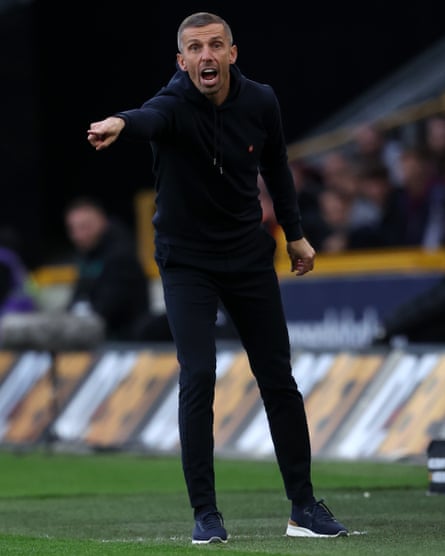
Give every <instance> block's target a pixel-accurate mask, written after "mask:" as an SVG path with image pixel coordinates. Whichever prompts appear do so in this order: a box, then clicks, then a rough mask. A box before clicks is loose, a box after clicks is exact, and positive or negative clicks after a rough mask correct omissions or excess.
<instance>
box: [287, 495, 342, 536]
mask: <svg viewBox="0 0 445 556" xmlns="http://www.w3.org/2000/svg"><path fill="white" fill-rule="evenodd" d="M348 534H349V532H348V530H347V529H346V527H345V526H344V525H342V524H341V523H340V522H338V521H337V520H336V519H335V517H334V515H333V514H332V512H331V510H330V509H329V508H328V507H327V506H326V504H324V502H323V500H319V501H318V502H314V503H313V504H311V505H309V506H306V507H305V508H302V509H299V508H298V507H297V506H295V505H294V506H292V515H291V518H290V519H289V522H288V524H287V529H286V535H287V536H288V537H346V536H348Z"/></svg>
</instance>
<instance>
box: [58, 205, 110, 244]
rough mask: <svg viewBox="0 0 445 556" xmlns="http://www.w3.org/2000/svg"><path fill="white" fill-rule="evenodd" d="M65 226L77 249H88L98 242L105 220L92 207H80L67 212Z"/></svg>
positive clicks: (104, 227)
mask: <svg viewBox="0 0 445 556" xmlns="http://www.w3.org/2000/svg"><path fill="white" fill-rule="evenodd" d="M66 228H67V232H68V236H69V238H70V239H71V241H72V242H73V244H74V245H75V247H76V248H77V249H78V250H79V251H89V250H90V249H93V248H94V247H95V246H96V245H97V244H98V243H99V241H100V239H101V237H102V235H103V234H104V232H105V230H106V228H107V220H106V218H105V216H104V215H103V214H102V213H101V212H100V211H98V210H96V209H94V208H93V207H91V208H90V207H80V208H76V209H73V210H71V211H70V212H69V213H68V214H67V216H66Z"/></svg>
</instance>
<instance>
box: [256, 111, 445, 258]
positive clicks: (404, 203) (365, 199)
mask: <svg viewBox="0 0 445 556" xmlns="http://www.w3.org/2000/svg"><path fill="white" fill-rule="evenodd" d="M290 168H291V171H292V173H293V177H294V183H295V188H296V190H297V193H298V199H299V204H300V209H301V213H302V219H303V228H304V230H305V234H306V236H307V238H308V239H309V241H310V242H311V243H312V245H313V246H314V248H315V249H316V250H317V252H318V253H339V252H342V251H346V250H352V249H373V248H376V249H378V248H385V247H396V248H397V247H421V248H425V249H437V248H439V247H441V246H444V244H445V225H444V221H445V218H444V216H445V115H437V116H432V117H430V118H428V119H426V120H425V121H424V122H422V126H421V131H420V132H419V133H418V137H417V138H416V140H414V141H411V142H410V143H409V144H406V143H405V142H404V141H403V140H401V139H398V138H395V137H393V136H391V135H390V134H389V133H385V131H383V130H382V129H381V128H379V127H378V126H377V125H372V124H363V125H360V126H357V128H356V129H355V130H353V132H352V133H351V140H350V141H349V143H348V144H347V145H345V146H342V147H338V148H336V149H333V150H330V151H328V152H326V153H325V154H324V155H323V156H321V157H320V158H319V159H318V160H317V161H316V162H309V161H307V160H296V161H290ZM259 187H260V191H261V199H262V203H263V215H264V225H265V226H266V227H267V228H268V229H269V230H270V231H271V232H272V233H274V231H275V227H276V221H275V216H274V212H273V208H272V203H271V199H270V197H269V195H268V193H267V190H266V189H265V187H264V183H263V182H262V180H261V177H259Z"/></svg>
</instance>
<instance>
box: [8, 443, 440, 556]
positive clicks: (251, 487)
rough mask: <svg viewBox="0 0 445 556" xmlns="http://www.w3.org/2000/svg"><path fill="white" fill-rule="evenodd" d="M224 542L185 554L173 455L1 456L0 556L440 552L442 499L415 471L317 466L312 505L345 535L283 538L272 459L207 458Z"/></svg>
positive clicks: (188, 514) (188, 526)
mask: <svg viewBox="0 0 445 556" xmlns="http://www.w3.org/2000/svg"><path fill="white" fill-rule="evenodd" d="M216 478H217V490H218V503H219V506H220V510H221V511H222V513H223V515H224V518H225V522H226V527H227V530H228V533H229V542H228V543H227V544H226V545H213V544H212V545H206V546H193V545H192V544H191V530H192V527H193V520H192V511H191V509H190V507H189V505H188V500H187V496H186V492H185V487H184V481H183V477H182V472H181V467H180V462H179V457H154V456H148V455H141V454H120V453H116V454H104V453H102V454H67V453H51V452H45V451H37V450H36V451H33V452H27V453H21V454H18V453H12V452H10V451H3V452H0V554H1V555H2V556H6V555H21V554H23V555H26V556H29V555H42V556H49V555H53V554H54V555H57V556H63V555H68V554H69V555H75V556H81V555H91V556H95V555H99V554H100V555H110V556H113V555H125V556H132V555H139V554H141V555H142V554H150V555H154V556H156V555H170V554H172V555H174V554H178V555H179V554H181V555H185V556H187V555H189V554H193V555H195V556H196V554H198V553H200V554H202V553H203V552H209V553H210V552H211V553H214V552H215V551H217V552H218V553H219V554H224V555H231V554H233V555H255V554H257V555H258V554H266V555H274V556H279V555H290V554H292V555H295V554H298V555H300V556H310V555H314V556H315V555H316V556H324V555H329V556H337V555H338V556H340V555H341V556H349V555H351V556H352V555H354V556H357V555H360V556H366V555H371V554H372V555H375V554H380V555H416V556H423V555H425V556H426V555H428V556H434V555H441V554H445V496H444V495H434V496H433V495H428V472H427V469H426V466H425V465H423V464H412V463H388V462H385V463H382V462H339V461H336V462H329V461H315V462H314V466H313V482H314V485H315V491H316V496H317V497H318V498H324V499H325V502H326V503H327V504H328V506H329V507H330V508H331V509H332V510H333V511H334V513H335V515H336V516H337V517H338V518H339V519H340V520H341V521H342V522H343V523H345V524H346V525H347V526H348V527H349V528H350V530H351V532H352V533H353V534H352V535H350V536H349V537H347V538H338V539H291V538H287V537H285V536H284V531H285V527H286V521H287V518H288V513H289V508H290V504H289V502H288V501H287V500H286V498H285V495H284V491H283V487H282V483H281V478H280V475H279V473H278V468H277V466H276V464H275V462H272V461H236V460H230V459H222V458H218V459H217V461H216Z"/></svg>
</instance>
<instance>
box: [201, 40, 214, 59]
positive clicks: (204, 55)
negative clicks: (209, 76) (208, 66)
mask: <svg viewBox="0 0 445 556" xmlns="http://www.w3.org/2000/svg"><path fill="white" fill-rule="evenodd" d="M211 57H212V54H211V48H210V46H209V45H207V44H206V45H204V47H203V49H202V58H203V60H209V59H210V58H211Z"/></svg>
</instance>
